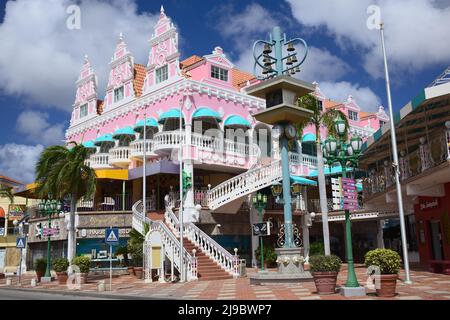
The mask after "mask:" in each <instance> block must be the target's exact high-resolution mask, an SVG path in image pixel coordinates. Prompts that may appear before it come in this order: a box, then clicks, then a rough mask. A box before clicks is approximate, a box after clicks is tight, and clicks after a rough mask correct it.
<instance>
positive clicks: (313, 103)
mask: <svg viewBox="0 0 450 320" xmlns="http://www.w3.org/2000/svg"><path fill="white" fill-rule="evenodd" d="M298 104H299V106H300V107H302V108H305V109H308V110H310V111H312V115H311V116H310V118H309V119H308V120H306V121H304V122H303V123H300V124H298V125H297V134H298V135H299V140H300V141H301V139H302V137H303V129H305V128H306V127H307V126H309V125H313V126H314V128H315V131H316V148H317V163H318V164H319V165H318V166H317V173H318V182H319V198H320V209H321V213H322V228H323V242H324V250H325V255H330V231H329V227H328V204H327V192H326V184H325V174H324V166H323V165H320V164H322V163H323V153H322V144H321V135H320V129H321V128H323V127H324V128H326V129H327V131H328V135H331V136H334V137H336V136H337V132H336V129H335V127H334V121H335V120H336V119H338V118H341V119H342V120H343V121H344V122H345V137H347V134H348V128H349V124H348V120H347V117H346V115H345V114H344V113H343V112H342V111H340V110H336V109H328V110H325V111H323V110H321V109H320V108H319V100H317V98H316V97H314V96H313V95H311V94H307V95H305V96H303V97H301V98H299V100H298Z"/></svg>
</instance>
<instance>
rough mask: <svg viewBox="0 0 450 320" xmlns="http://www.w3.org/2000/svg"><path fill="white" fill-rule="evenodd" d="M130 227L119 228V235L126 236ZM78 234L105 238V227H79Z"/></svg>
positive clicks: (86, 236)
mask: <svg viewBox="0 0 450 320" xmlns="http://www.w3.org/2000/svg"><path fill="white" fill-rule="evenodd" d="M130 231H131V228H119V237H120V238H128V237H129V235H128V234H129V233H130ZM79 236H80V237H81V238H88V239H92V238H105V229H81V231H80V234H79Z"/></svg>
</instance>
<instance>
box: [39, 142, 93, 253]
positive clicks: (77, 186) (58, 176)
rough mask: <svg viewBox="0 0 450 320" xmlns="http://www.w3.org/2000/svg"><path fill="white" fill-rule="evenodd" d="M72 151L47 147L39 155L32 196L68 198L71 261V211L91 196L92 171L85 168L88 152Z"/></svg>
mask: <svg viewBox="0 0 450 320" xmlns="http://www.w3.org/2000/svg"><path fill="white" fill-rule="evenodd" d="M72 144H74V146H73V147H72V148H67V147H65V146H51V147H48V148H46V149H44V151H42V153H41V155H40V157H39V160H38V162H37V164H36V182H37V183H38V187H37V190H36V193H37V194H38V196H40V197H41V198H44V199H45V198H52V199H57V200H63V199H66V198H70V224H69V232H68V246H67V251H68V253H67V257H68V259H69V261H72V259H73V258H74V257H75V251H76V246H75V243H76V238H75V211H76V206H77V202H78V200H79V199H80V198H83V197H86V198H92V196H93V195H94V193H95V185H96V174H95V170H93V169H91V168H90V167H89V166H87V165H86V164H85V161H86V160H87V159H88V157H89V150H88V149H87V148H85V147H84V146H83V145H81V144H77V143H72Z"/></svg>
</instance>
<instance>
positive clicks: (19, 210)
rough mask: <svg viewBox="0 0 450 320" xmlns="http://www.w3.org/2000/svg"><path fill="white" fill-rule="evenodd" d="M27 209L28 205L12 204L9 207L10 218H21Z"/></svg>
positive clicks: (11, 219)
mask: <svg viewBox="0 0 450 320" xmlns="http://www.w3.org/2000/svg"><path fill="white" fill-rule="evenodd" d="M26 211H27V206H26V205H24V204H10V205H9V208H8V216H9V220H10V221H13V220H21V219H22V218H23V216H24V215H25V212H26Z"/></svg>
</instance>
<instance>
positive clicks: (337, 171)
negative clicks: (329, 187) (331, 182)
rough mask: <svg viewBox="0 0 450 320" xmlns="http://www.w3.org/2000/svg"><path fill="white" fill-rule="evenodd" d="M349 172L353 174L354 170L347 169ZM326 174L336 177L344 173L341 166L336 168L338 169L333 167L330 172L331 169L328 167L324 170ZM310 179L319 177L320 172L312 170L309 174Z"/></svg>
mask: <svg viewBox="0 0 450 320" xmlns="http://www.w3.org/2000/svg"><path fill="white" fill-rule="evenodd" d="M346 171H347V172H351V171H352V168H346ZM324 173H325V175H326V176H330V175H336V174H341V173H342V167H341V166H336V167H332V168H331V170H330V167H326V168H324ZM308 176H309V177H317V176H318V172H317V170H311V171H310V172H309V175H308Z"/></svg>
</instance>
